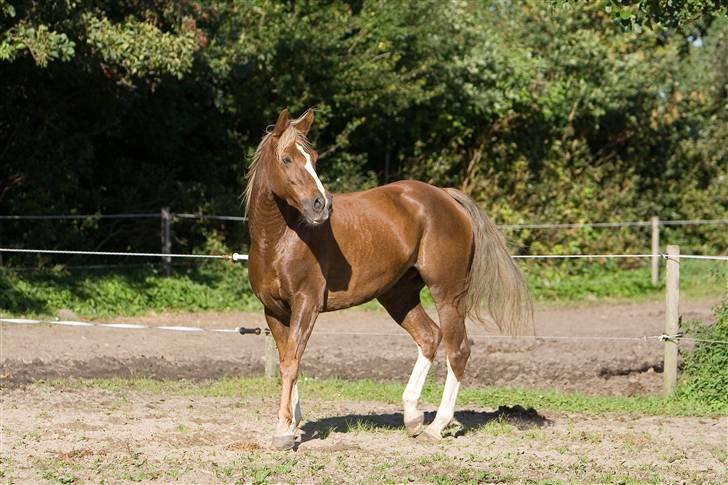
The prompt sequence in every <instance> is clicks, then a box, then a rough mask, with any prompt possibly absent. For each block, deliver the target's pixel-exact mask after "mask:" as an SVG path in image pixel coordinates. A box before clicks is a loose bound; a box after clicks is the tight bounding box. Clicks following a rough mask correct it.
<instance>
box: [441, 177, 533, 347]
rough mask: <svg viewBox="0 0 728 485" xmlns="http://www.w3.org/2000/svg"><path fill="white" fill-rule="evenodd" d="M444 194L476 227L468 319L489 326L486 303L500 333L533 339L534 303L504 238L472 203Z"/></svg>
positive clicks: (467, 291) (466, 298)
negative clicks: (484, 306)
mask: <svg viewBox="0 0 728 485" xmlns="http://www.w3.org/2000/svg"><path fill="white" fill-rule="evenodd" d="M445 190H446V191H447V193H448V194H449V195H450V196H451V197H452V198H453V199H455V201H457V202H458V203H459V204H460V205H461V206H463V208H464V209H465V210H466V211H467V213H468V215H469V216H470V220H471V221H472V224H473V243H474V247H473V250H472V260H471V263H470V270H469V271H468V276H467V280H466V284H465V290H464V292H463V295H462V298H463V299H464V302H465V309H466V312H467V316H468V317H469V318H471V319H473V320H477V321H479V322H481V323H486V322H487V320H488V319H487V318H486V317H484V316H483V308H482V306H481V303H482V302H485V304H486V306H487V309H488V313H490V317H491V318H492V320H493V321H494V322H495V324H496V326H497V327H498V328H499V329H500V331H501V332H503V333H507V334H509V335H523V334H526V333H529V334H531V335H533V334H534V325H533V303H532V301H531V297H530V295H529V293H528V286H527V285H526V280H525V279H524V277H523V274H521V271H520V270H519V269H518V266H517V265H516V264H515V263H514V262H513V258H512V257H511V254H510V253H509V251H508V246H507V244H506V240H505V238H504V237H503V235H502V234H501V233H500V231H499V230H498V228H497V227H496V225H495V224H494V223H493V221H491V220H490V219H489V218H488V217H487V216H486V215H485V214H484V213H483V211H482V210H481V209H480V207H478V205H477V204H476V203H475V201H474V200H473V199H471V198H470V197H468V196H467V195H465V194H464V193H462V192H460V191H459V190H457V189H445Z"/></svg>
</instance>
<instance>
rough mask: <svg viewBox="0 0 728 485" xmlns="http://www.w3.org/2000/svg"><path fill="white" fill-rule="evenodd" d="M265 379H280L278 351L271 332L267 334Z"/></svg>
mask: <svg viewBox="0 0 728 485" xmlns="http://www.w3.org/2000/svg"><path fill="white" fill-rule="evenodd" d="M264 338H265V377H266V378H267V379H275V378H276V377H278V349H277V348H276V341H275V339H274V338H273V335H271V333H270V332H266V334H265V337H264Z"/></svg>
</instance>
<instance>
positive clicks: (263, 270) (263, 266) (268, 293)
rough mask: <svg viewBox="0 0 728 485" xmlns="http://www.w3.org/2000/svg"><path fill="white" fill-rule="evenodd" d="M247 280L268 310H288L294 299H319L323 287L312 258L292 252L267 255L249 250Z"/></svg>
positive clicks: (301, 252)
mask: <svg viewBox="0 0 728 485" xmlns="http://www.w3.org/2000/svg"><path fill="white" fill-rule="evenodd" d="M248 273H249V278H250V285H251V288H252V289H253V292H254V293H255V295H256V296H257V297H258V299H259V300H260V301H261V303H263V305H264V306H266V307H267V308H272V307H280V306H281V305H284V306H290V304H291V302H292V299H293V298H294V297H295V296H296V295H300V294H302V293H307V294H310V295H311V296H313V297H314V298H315V297H317V296H318V295H322V294H323V291H322V288H323V287H324V286H325V283H324V281H323V277H322V275H321V270H320V267H319V265H318V263H317V262H316V260H315V258H313V257H312V255H311V254H308V252H307V251H298V250H295V249H294V248H289V250H286V251H282V250H277V251H275V253H271V254H266V253H264V252H262V251H261V252H259V251H255V250H252V249H251V253H250V259H249V269H248Z"/></svg>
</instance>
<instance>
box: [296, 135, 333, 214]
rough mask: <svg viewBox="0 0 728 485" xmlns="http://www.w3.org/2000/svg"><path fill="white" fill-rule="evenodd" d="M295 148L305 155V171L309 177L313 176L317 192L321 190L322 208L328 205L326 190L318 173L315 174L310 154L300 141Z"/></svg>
mask: <svg viewBox="0 0 728 485" xmlns="http://www.w3.org/2000/svg"><path fill="white" fill-rule="evenodd" d="M296 148H298V151H299V152H301V154H302V155H303V156H304V157H306V171H307V172H308V173H309V174H311V177H313V180H314V182H316V187H318V190H319V192H321V197H323V198H324V204H325V205H324V209H326V207H327V206H328V205H329V199H327V198H326V190H324V186H323V184H322V183H321V180H319V178H318V175H316V171H315V170H314V169H313V164H312V163H311V155H310V154H309V153H308V152H307V151H306V149H305V148H303V145H301V144H300V143H296Z"/></svg>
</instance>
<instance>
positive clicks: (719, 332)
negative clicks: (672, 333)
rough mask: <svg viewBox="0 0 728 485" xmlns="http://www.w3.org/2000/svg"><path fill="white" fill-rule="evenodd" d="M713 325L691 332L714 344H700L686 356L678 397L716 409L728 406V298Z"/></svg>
mask: <svg viewBox="0 0 728 485" xmlns="http://www.w3.org/2000/svg"><path fill="white" fill-rule="evenodd" d="M715 313H716V321H715V323H714V324H713V325H709V326H698V325H695V326H693V328H692V329H691V335H694V336H695V338H699V339H706V340H711V342H697V344H696V346H695V349H694V350H693V351H692V352H689V353H687V354H686V355H685V360H684V366H683V372H682V377H681V382H680V387H679V389H678V393H679V395H680V397H684V398H688V399H691V400H697V401H702V402H706V403H709V404H711V405H714V406H715V407H716V408H725V407H726V406H728V344H727V343H725V342H728V297H726V299H725V300H724V302H723V304H722V306H720V307H718V308H717V309H716V312H715Z"/></svg>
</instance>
